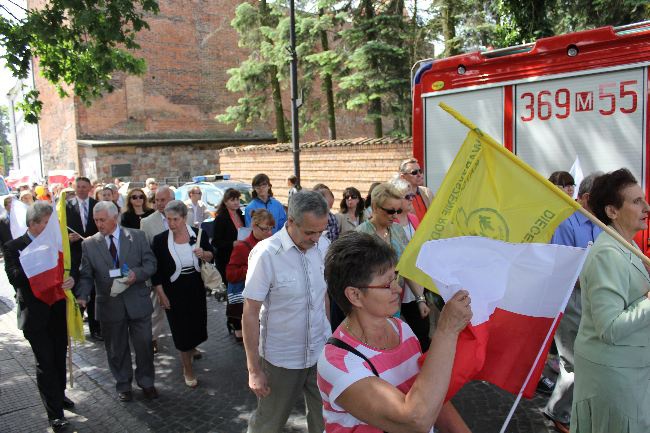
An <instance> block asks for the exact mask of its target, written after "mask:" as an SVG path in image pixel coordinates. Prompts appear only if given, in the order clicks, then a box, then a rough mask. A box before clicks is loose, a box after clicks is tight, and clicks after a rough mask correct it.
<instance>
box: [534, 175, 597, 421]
mask: <svg viewBox="0 0 650 433" xmlns="http://www.w3.org/2000/svg"><path fill="white" fill-rule="evenodd" d="M602 174H603V173H602V172H595V173H592V174H590V175H588V176H587V177H585V178H584V179H583V180H582V182H580V186H579V188H578V199H577V202H578V203H580V205H581V206H582V207H583V208H585V209H586V210H588V211H589V212H591V209H590V208H589V203H588V201H589V197H590V195H591V189H592V187H593V184H594V180H596V178H598V177H599V176H601V175H602ZM601 232H602V229H601V228H600V227H598V226H597V225H595V224H594V223H593V222H592V221H591V220H590V219H588V218H587V217H586V216H584V215H583V214H581V213H580V212H575V213H574V214H573V215H571V216H570V217H569V218H567V219H566V220H564V221H563V222H562V223H561V224H560V225H559V226H558V228H557V229H556V230H555V233H553V237H552V238H551V243H552V244H558V245H567V246H570V247H580V248H586V247H587V246H588V245H590V244H593V243H594V242H595V241H596V238H597V237H598V235H599V234H600V233H601ZM581 296H582V295H581V291H580V281H576V285H575V287H574V289H573V293H572V294H571V297H570V298H569V302H568V303H567V306H566V308H565V310H564V315H563V316H562V320H561V321H560V324H559V326H558V328H557V331H556V332H555V344H556V346H557V351H558V355H559V357H560V374H559V376H558V378H557V382H556V384H555V388H554V389H553V392H552V394H551V397H550V398H549V401H548V403H547V405H546V407H545V408H544V411H543V413H544V415H546V417H548V418H550V419H551V421H553V423H554V424H555V427H556V429H557V430H558V431H560V432H568V431H569V423H570V421H571V404H572V402H573V380H574V371H573V359H574V358H573V344H574V342H575V339H576V336H577V335H578V327H579V325H580V317H581V316H582V301H581Z"/></svg>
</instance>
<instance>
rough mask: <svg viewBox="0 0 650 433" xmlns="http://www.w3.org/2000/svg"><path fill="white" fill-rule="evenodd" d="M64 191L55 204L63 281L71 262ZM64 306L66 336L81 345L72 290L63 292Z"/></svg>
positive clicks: (81, 329) (81, 331)
mask: <svg viewBox="0 0 650 433" xmlns="http://www.w3.org/2000/svg"><path fill="white" fill-rule="evenodd" d="M65 196H66V191H65V190H63V191H61V194H60V195H59V201H58V203H57V204H56V213H57V216H58V217H59V225H60V229H61V240H62V244H63V279H64V280H65V279H66V278H68V277H69V276H70V269H71V267H72V261H71V258H70V239H68V221H67V219H66V213H65V204H66V200H65ZM64 293H65V305H66V320H67V324H68V336H69V337H70V338H72V339H73V340H77V341H79V342H81V343H83V342H84V341H86V336H85V334H84V322H83V318H82V317H81V310H80V309H79V305H78V304H77V300H76V299H75V297H74V294H73V293H72V290H69V289H68V290H64Z"/></svg>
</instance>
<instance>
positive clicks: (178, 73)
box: [77, 0, 372, 140]
mask: <svg viewBox="0 0 650 433" xmlns="http://www.w3.org/2000/svg"><path fill="white" fill-rule="evenodd" d="M240 3H241V1H237V0H214V1H206V0H203V1H193V2H178V1H172V0H161V1H160V2H159V5H160V13H159V14H158V15H156V16H151V17H149V18H147V21H148V22H149V25H150V27H151V29H150V30H149V31H146V30H144V31H142V32H140V33H139V34H138V36H137V41H138V43H139V44H140V46H141V50H140V51H138V52H136V55H137V56H140V57H143V58H144V59H145V60H146V62H147V71H146V73H145V74H144V75H142V76H139V77H132V76H129V77H125V76H124V75H123V74H116V75H115V77H114V80H113V84H114V85H115V91H114V92H113V93H112V94H108V95H106V96H104V97H103V98H102V99H100V100H98V101H96V102H94V103H93V105H92V106H91V107H85V106H83V105H78V106H77V116H78V119H79V131H78V134H79V137H80V138H107V137H120V136H121V137H136V136H139V137H142V136H148V135H149V136H168V137H187V136H205V137H214V136H220V135H224V134H232V132H233V129H234V126H233V125H226V124H222V123H220V122H217V121H216V120H215V116H216V115H218V114H222V113H224V112H225V110H226V108H227V107H228V106H230V105H232V104H235V103H236V102H237V99H238V98H240V97H241V95H239V94H234V93H231V92H230V91H228V90H227V89H226V82H227V81H228V78H229V75H228V73H227V71H228V69H230V68H233V67H236V66H238V65H239V64H240V63H241V62H242V61H243V60H244V59H245V58H246V57H247V52H246V51H245V50H243V49H241V48H239V47H238V35H237V32H236V31H235V30H234V29H233V28H232V27H231V25H230V22H231V21H232V19H233V18H234V16H235V9H236V7H237V6H238V5H239V4H240ZM284 84H286V85H287V88H286V89H283V95H282V96H283V105H284V108H285V115H286V117H287V119H290V93H289V88H288V82H286V83H284ZM319 95H320V92H319V91H316V92H315V93H314V96H313V97H320V96H319ZM323 104H324V98H323ZM269 105H270V101H269ZM363 117H364V113H362V112H358V113H351V112H345V115H344V114H343V113H341V115H340V117H339V121H338V125H337V126H338V129H339V135H340V136H341V137H354V136H364V135H371V134H372V125H370V124H367V123H365V122H364V121H363ZM274 129H275V121H274V117H273V114H272V112H271V114H270V115H269V117H268V118H267V119H265V120H264V121H258V122H257V123H254V124H252V125H250V126H248V127H246V128H245V131H244V132H249V133H267V134H268V133H271V132H272V131H273V130H274ZM326 136H327V128H326V124H325V121H323V125H322V127H321V128H319V129H318V130H315V131H308V132H306V133H305V138H306V139H312V140H313V139H317V138H319V137H326Z"/></svg>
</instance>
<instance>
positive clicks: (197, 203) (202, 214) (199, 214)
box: [185, 186, 208, 228]
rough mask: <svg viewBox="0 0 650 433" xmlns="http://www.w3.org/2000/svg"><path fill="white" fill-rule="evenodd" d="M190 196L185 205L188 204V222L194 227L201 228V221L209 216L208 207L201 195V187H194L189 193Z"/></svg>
mask: <svg viewBox="0 0 650 433" xmlns="http://www.w3.org/2000/svg"><path fill="white" fill-rule="evenodd" d="M188 195H189V196H190V198H189V199H188V200H185V205H186V206H187V210H188V212H187V223H188V224H189V225H191V226H193V227H197V228H200V227H201V223H202V222H203V220H204V219H206V218H207V217H208V207H207V205H206V204H205V202H204V201H203V200H201V196H202V195H203V192H201V188H199V187H198V186H195V187H193V188H192V189H191V190H190V192H189V193H188Z"/></svg>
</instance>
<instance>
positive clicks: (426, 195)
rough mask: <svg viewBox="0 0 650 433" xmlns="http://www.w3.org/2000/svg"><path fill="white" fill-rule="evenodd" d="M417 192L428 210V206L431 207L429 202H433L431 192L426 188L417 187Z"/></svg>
mask: <svg viewBox="0 0 650 433" xmlns="http://www.w3.org/2000/svg"><path fill="white" fill-rule="evenodd" d="M418 191H419V192H420V195H421V196H422V201H423V202H424V205H425V206H426V207H427V209H429V206H431V202H432V201H433V191H431V190H430V189H429V188H427V187H426V186H418Z"/></svg>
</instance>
